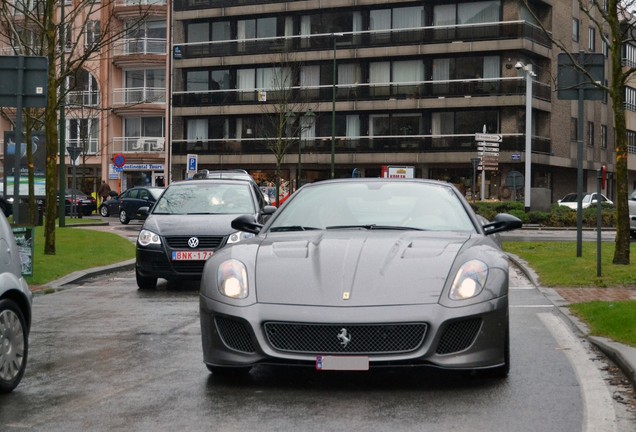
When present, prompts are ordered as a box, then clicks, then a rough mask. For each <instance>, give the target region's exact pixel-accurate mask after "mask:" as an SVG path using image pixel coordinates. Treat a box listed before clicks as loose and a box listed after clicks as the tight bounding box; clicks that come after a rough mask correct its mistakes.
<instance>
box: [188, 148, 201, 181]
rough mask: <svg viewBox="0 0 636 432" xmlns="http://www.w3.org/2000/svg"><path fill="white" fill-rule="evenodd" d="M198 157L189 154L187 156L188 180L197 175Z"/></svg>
mask: <svg viewBox="0 0 636 432" xmlns="http://www.w3.org/2000/svg"><path fill="white" fill-rule="evenodd" d="M198 157H199V156H198V155H196V154H189V155H188V156H187V161H188V170H187V171H188V178H192V177H193V176H194V174H196V172H197V169H198Z"/></svg>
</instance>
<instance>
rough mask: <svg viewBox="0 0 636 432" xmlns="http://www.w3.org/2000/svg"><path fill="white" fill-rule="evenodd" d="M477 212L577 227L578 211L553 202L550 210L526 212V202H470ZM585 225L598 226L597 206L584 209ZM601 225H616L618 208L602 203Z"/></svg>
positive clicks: (529, 222) (548, 224) (535, 222)
mask: <svg viewBox="0 0 636 432" xmlns="http://www.w3.org/2000/svg"><path fill="white" fill-rule="evenodd" d="M470 205H471V206H472V208H473V210H475V213H477V214H479V215H481V216H483V217H485V218H486V219H488V220H490V221H492V220H493V219H494V218H495V216H496V215H497V214H498V213H509V214H511V215H513V216H516V217H518V218H519V219H521V221H522V222H523V223H524V224H538V225H543V226H553V227H573V228H574V227H576V211H575V210H572V209H571V208H568V207H565V206H560V205H558V204H553V205H552V207H551V208H550V211H549V212H539V211H533V212H528V213H526V212H525V210H524V203H522V202H517V201H501V202H481V201H477V202H474V203H471V204H470ZM583 225H584V226H586V227H592V228H593V227H596V206H590V207H589V208H587V209H585V210H583ZM601 226H603V227H614V226H616V209H615V208H614V207H612V206H609V205H607V204H603V205H602V213H601Z"/></svg>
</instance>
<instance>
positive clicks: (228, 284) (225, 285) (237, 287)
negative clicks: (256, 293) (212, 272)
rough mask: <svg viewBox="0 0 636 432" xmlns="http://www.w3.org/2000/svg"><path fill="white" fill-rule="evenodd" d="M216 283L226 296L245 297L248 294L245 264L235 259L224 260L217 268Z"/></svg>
mask: <svg viewBox="0 0 636 432" xmlns="http://www.w3.org/2000/svg"><path fill="white" fill-rule="evenodd" d="M216 283H217V286H218V287H219V291H220V292H221V294H223V295H224V296H226V297H230V298H235V299H244V298H245V297H247V294H248V287H247V270H246V268H245V265H244V264H243V263H242V262H240V261H238V260H235V259H231V260H227V261H224V262H222V263H221V265H219V268H218V269H217V273H216Z"/></svg>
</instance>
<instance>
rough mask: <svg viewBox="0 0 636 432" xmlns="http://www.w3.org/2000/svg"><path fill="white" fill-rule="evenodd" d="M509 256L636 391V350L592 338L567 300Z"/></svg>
mask: <svg viewBox="0 0 636 432" xmlns="http://www.w3.org/2000/svg"><path fill="white" fill-rule="evenodd" d="M507 255H508V257H509V258H510V261H512V263H513V264H514V265H515V266H516V267H517V268H518V269H519V270H520V271H521V272H522V273H523V274H524V275H525V276H526V277H527V278H528V279H529V280H530V282H531V283H532V285H534V287H535V288H537V289H538V290H539V291H541V292H542V293H543V294H544V295H545V297H546V298H547V299H548V300H550V302H552V304H554V306H556V307H557V308H559V311H560V312H561V314H562V315H563V316H565V317H566V318H567V319H568V320H569V321H570V323H571V324H572V325H573V326H574V327H575V328H576V329H577V331H578V332H580V333H581V334H582V335H583V337H584V338H585V339H587V340H588V341H589V342H590V343H591V344H592V345H594V346H596V347H597V348H598V349H599V350H601V351H602V352H603V354H605V355H606V356H607V357H608V358H609V359H611V360H612V361H613V362H614V363H616V366H618V367H619V369H620V370H621V371H622V372H623V373H624V374H625V376H626V377H627V379H629V381H630V382H631V383H632V386H633V387H634V389H636V348H633V347H630V346H628V345H624V344H621V343H618V342H614V341H613V340H611V339H607V338H603V337H598V336H591V335H590V334H589V333H590V332H589V330H588V328H587V326H586V325H585V324H584V323H583V322H581V321H580V320H579V319H578V318H577V317H575V316H573V315H572V314H571V313H570V310H569V309H568V308H567V306H568V305H569V303H568V302H566V301H565V299H563V298H562V297H561V296H560V295H559V294H558V293H557V292H556V291H555V290H553V289H551V288H544V287H542V286H541V285H539V283H538V278H537V275H536V273H534V271H532V270H531V269H530V268H529V266H528V264H527V263H526V262H525V261H523V260H522V259H521V258H519V257H518V256H516V255H514V254H510V253H508V254H507Z"/></svg>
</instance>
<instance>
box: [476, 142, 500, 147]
mask: <svg viewBox="0 0 636 432" xmlns="http://www.w3.org/2000/svg"><path fill="white" fill-rule="evenodd" d="M477 146H478V147H489V148H499V143H494V142H488V141H480V142H478V143H477Z"/></svg>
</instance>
